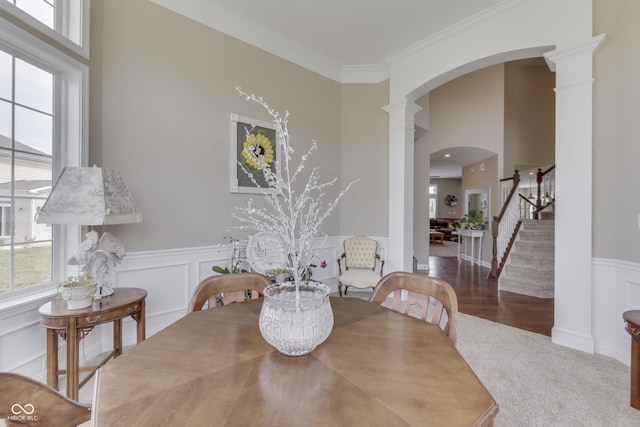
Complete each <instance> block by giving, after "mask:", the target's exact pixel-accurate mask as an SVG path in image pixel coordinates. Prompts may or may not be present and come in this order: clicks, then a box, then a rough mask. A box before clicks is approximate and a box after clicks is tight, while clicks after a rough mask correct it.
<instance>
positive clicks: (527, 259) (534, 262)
mask: <svg viewBox="0 0 640 427" xmlns="http://www.w3.org/2000/svg"><path fill="white" fill-rule="evenodd" d="M553 261H554V258H553V252H549V251H547V252H544V253H538V254H535V255H534V254H524V253H518V252H511V257H510V263H509V264H508V265H517V266H521V265H524V266H530V267H537V268H540V267H544V268H550V269H553V266H554V264H553Z"/></svg>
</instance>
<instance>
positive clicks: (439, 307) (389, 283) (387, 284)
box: [369, 271, 458, 345]
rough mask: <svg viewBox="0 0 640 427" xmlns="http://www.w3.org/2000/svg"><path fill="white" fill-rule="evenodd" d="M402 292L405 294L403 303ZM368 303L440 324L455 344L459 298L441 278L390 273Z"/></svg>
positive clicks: (401, 272) (397, 272)
mask: <svg viewBox="0 0 640 427" xmlns="http://www.w3.org/2000/svg"><path fill="white" fill-rule="evenodd" d="M403 291H406V300H404V301H403V300H402V296H403ZM390 297H391V298H390ZM369 301H370V302H372V303H374V304H380V305H382V306H383V307H386V308H390V309H392V310H394V311H398V312H401V313H404V314H406V315H409V316H413V317H419V318H420V319H422V320H425V321H427V322H429V323H432V324H434V325H438V326H439V327H440V328H442V329H443V331H444V333H445V334H446V335H447V336H448V337H449V339H450V340H451V342H452V343H453V345H455V344H456V339H457V329H458V297H457V296H456V292H455V290H454V289H453V288H452V287H451V285H450V284H449V283H447V282H446V281H444V280H442V279H438V278H436V277H431V276H427V275H424V274H416V273H407V272H403V271H396V272H393V273H389V274H387V275H386V276H385V277H383V278H382V279H381V280H380V282H379V283H378V284H377V285H376V287H375V289H374V290H373V295H371V298H370V299H369ZM443 314H446V317H443Z"/></svg>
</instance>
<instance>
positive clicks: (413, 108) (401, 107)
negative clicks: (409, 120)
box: [382, 99, 422, 114]
mask: <svg viewBox="0 0 640 427" xmlns="http://www.w3.org/2000/svg"><path fill="white" fill-rule="evenodd" d="M382 109H383V110H384V111H386V112H387V113H389V114H393V113H398V112H409V113H413V114H416V113H417V112H418V111H420V110H422V107H421V106H419V105H418V104H416V103H415V102H413V101H411V100H409V99H405V100H404V101H400V102H396V103H394V104H389V105H385V106H384V107H382Z"/></svg>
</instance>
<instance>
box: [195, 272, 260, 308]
mask: <svg viewBox="0 0 640 427" xmlns="http://www.w3.org/2000/svg"><path fill="white" fill-rule="evenodd" d="M269 285H271V280H269V279H268V278H267V277H266V276H264V275H262V274H259V273H238V274H220V275H217V276H210V277H207V278H206V279H204V280H203V281H202V282H200V283H199V284H198V286H197V287H196V289H195V291H194V292H193V295H192V296H191V300H190V301H189V306H188V308H187V313H191V312H193V311H198V310H202V309H203V307H204V306H205V303H206V304H207V305H208V307H209V308H214V307H219V306H221V305H224V304H231V303H234V302H242V301H245V300H246V295H247V291H250V292H249V293H248V295H250V297H251V299H257V298H261V297H262V296H263V293H264V288H266V287H267V286H269ZM220 294H222V297H220Z"/></svg>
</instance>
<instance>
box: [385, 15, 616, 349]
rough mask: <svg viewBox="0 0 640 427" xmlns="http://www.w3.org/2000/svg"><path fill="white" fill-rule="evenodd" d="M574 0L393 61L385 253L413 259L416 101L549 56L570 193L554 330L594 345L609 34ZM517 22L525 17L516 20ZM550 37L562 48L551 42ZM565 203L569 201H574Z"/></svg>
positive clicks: (400, 266)
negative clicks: (601, 51) (601, 62)
mask: <svg viewBox="0 0 640 427" xmlns="http://www.w3.org/2000/svg"><path fill="white" fill-rule="evenodd" d="M571 6H572V8H571V10H570V11H567V10H564V9H563V10H555V8H562V7H563V6H561V5H559V4H557V3H554V4H550V3H547V2H539V3H538V2H536V3H532V2H527V3H526V4H521V5H520V6H515V7H514V8H512V9H508V8H507V9H505V10H504V11H503V13H496V14H494V15H492V16H491V17H489V18H488V19H486V20H485V21H483V22H481V23H478V24H477V25H472V26H469V27H466V28H464V30H462V31H460V33H454V34H452V35H451V36H450V37H443V38H442V39H441V40H438V42H437V43H434V44H432V45H429V46H426V48H425V49H424V50H422V51H420V52H417V53H415V54H413V55H412V57H411V58H410V59H411V60H404V61H399V63H398V64H396V67H392V72H391V79H390V87H391V95H390V104H389V106H387V107H385V111H387V112H388V113H389V163H390V167H389V256H388V257H387V258H388V263H389V269H390V271H394V270H410V269H411V267H412V257H413V246H414V245H413V229H414V217H413V208H414V200H413V197H414V185H413V177H414V166H413V156H414V147H413V131H414V125H415V121H414V116H415V114H416V113H417V112H419V111H420V110H421V107H420V106H419V105H417V104H416V103H415V100H416V99H418V98H420V97H421V96H423V95H425V94H426V93H428V92H429V91H430V90H431V89H432V88H434V87H437V86H438V85H440V84H442V83H444V82H446V81H448V80H450V79H452V78H454V77H457V76H460V75H462V74H464V73H467V72H469V71H473V70H476V69H479V68H482V67H486V66H489V65H493V64H496V63H498V62H504V61H509V60H515V59H524V58H530V57H535V56H541V55H542V56H544V57H545V59H546V60H547V63H548V64H549V66H550V68H551V69H552V71H555V72H556V155H555V157H556V166H557V173H556V182H557V188H556V189H557V193H556V194H557V197H558V200H559V199H560V198H561V197H562V198H563V199H562V200H563V201H562V203H561V204H558V206H557V210H556V242H555V248H556V254H555V264H556V271H555V283H556V295H555V306H556V309H555V326H554V329H553V332H552V339H553V341H554V342H556V343H558V344H562V345H566V346H568V347H572V348H576V349H579V350H583V351H588V352H593V351H594V340H593V336H592V331H591V320H592V316H593V313H592V300H591V287H592V279H591V233H592V231H591V212H592V206H591V201H592V195H591V188H592V185H591V175H592V169H591V167H592V165H591V156H592V138H591V131H592V130H591V129H592V86H591V84H592V75H593V73H592V61H593V52H594V51H595V49H596V48H597V47H598V46H599V45H600V43H602V41H603V40H604V36H599V37H595V38H594V37H591V11H590V5H588V4H585V5H578V4H573V5H571ZM581 7H583V8H584V10H582V9H581ZM578 9H580V10H578ZM570 12H573V13H570ZM576 12H580V13H577V14H576ZM583 12H584V13H583ZM565 17H566V18H565ZM514 22H518V26H516V27H514V26H513V23H514ZM525 24H527V25H525ZM576 40H580V41H578V42H576ZM465 42H466V45H465V44H464V43H465ZM462 46H464V48H463V47H462ZM522 46H528V47H526V48H524V49H523V48H522ZM550 46H562V47H560V48H556V49H555V50H551V49H552V47H550ZM454 52H455V53H454ZM440 59H442V60H441V61H440ZM563 206H571V210H569V209H566V208H565V209H563V208H562V207H563ZM576 209H577V210H578V211H580V212H581V216H579V217H578V218H576V217H575V216H573V214H572V213H573V212H575V210H576Z"/></svg>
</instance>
